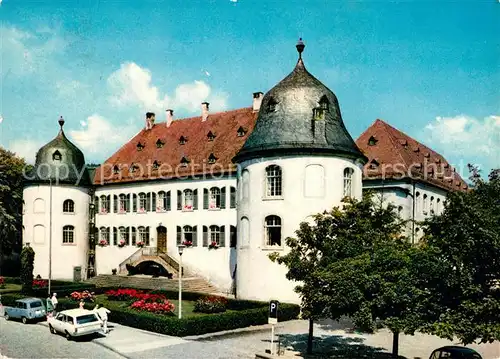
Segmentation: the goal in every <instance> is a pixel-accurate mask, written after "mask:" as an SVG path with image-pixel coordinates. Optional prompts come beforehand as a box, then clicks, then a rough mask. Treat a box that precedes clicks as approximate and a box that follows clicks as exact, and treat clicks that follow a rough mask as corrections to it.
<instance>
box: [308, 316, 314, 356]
mask: <svg viewBox="0 0 500 359" xmlns="http://www.w3.org/2000/svg"><path fill="white" fill-rule="evenodd" d="M313 324H314V320H313V319H309V336H308V337H307V354H312V352H313Z"/></svg>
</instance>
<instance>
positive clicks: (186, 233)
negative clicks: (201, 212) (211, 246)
mask: <svg viewBox="0 0 500 359" xmlns="http://www.w3.org/2000/svg"><path fill="white" fill-rule="evenodd" d="M182 231H183V237H184V238H183V240H184V242H191V245H192V244H193V243H194V231H193V227H191V226H184V228H183V229H182Z"/></svg>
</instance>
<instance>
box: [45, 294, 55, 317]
mask: <svg viewBox="0 0 500 359" xmlns="http://www.w3.org/2000/svg"><path fill="white" fill-rule="evenodd" d="M46 302H47V318H48V317H52V316H53V315H54V305H53V304H52V299H51V298H50V297H47V300H46Z"/></svg>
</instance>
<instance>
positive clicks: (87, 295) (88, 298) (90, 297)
mask: <svg viewBox="0 0 500 359" xmlns="http://www.w3.org/2000/svg"><path fill="white" fill-rule="evenodd" d="M70 298H71V299H72V300H75V301H78V302H79V301H80V300H82V299H83V301H84V302H94V301H95V293H94V292H92V293H91V292H89V291H88V290H84V291H83V292H73V293H71V294H70Z"/></svg>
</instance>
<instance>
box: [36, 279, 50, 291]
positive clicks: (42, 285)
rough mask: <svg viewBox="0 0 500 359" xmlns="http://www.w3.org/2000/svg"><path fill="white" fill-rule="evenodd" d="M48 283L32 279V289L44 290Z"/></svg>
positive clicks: (43, 280)
mask: <svg viewBox="0 0 500 359" xmlns="http://www.w3.org/2000/svg"><path fill="white" fill-rule="evenodd" d="M48 285H49V281H48V280H45V279H33V289H39V288H46V287H47V286H48Z"/></svg>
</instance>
